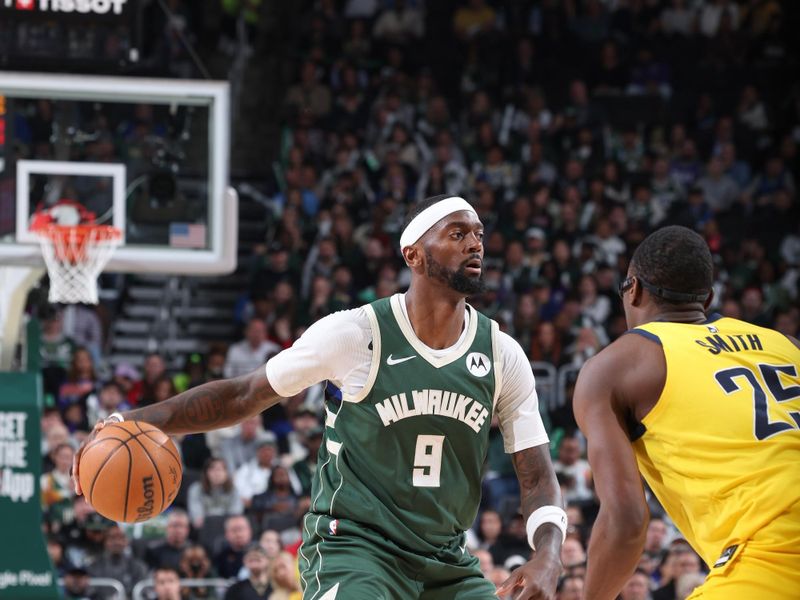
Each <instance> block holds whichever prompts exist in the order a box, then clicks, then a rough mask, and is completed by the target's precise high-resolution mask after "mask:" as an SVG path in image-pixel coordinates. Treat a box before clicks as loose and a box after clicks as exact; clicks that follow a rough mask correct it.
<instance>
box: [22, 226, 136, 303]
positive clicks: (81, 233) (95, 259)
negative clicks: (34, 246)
mask: <svg viewBox="0 0 800 600" xmlns="http://www.w3.org/2000/svg"><path fill="white" fill-rule="evenodd" d="M89 219H90V222H88V223H80V224H77V225H59V224H57V223H55V222H54V219H53V218H52V216H51V215H49V214H47V213H46V212H38V213H36V214H35V215H34V221H33V223H32V225H31V229H30V230H31V232H32V233H35V234H36V235H37V236H38V238H39V242H40V243H41V246H42V255H43V256H44V262H45V264H46V265H47V272H48V274H49V275H50V295H49V297H48V299H49V300H50V302H53V303H57V302H62V303H65V304H76V303H87V304H97V277H98V276H99V275H100V272H101V271H102V270H103V267H105V266H106V264H107V263H108V261H109V259H110V258H111V255H112V254H113V253H114V250H116V248H117V246H119V244H120V242H121V241H122V232H121V231H120V230H119V229H117V228H116V227H111V226H110V225H97V224H96V223H94V222H93V221H94V219H93V215H92V217H90V218H89Z"/></svg>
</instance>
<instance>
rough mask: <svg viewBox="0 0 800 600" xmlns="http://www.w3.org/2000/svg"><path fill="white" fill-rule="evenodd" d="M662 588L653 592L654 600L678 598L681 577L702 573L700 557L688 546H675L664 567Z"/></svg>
mask: <svg viewBox="0 0 800 600" xmlns="http://www.w3.org/2000/svg"><path fill="white" fill-rule="evenodd" d="M661 571H662V579H661V582H660V583H661V587H659V588H658V589H657V590H656V591H654V592H653V600H672V599H673V598H675V597H676V589H675V586H676V585H677V582H678V578H679V577H680V576H681V575H686V574H697V573H700V557H699V556H697V554H695V552H694V550H692V549H691V548H690V547H689V546H688V545H686V544H685V543H684V544H680V545H676V546H673V547H672V548H671V549H670V551H669V553H668V554H667V557H666V558H665V562H664V564H663V565H662V570H661Z"/></svg>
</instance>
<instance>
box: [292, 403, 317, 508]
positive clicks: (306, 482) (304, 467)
mask: <svg viewBox="0 0 800 600" xmlns="http://www.w3.org/2000/svg"><path fill="white" fill-rule="evenodd" d="M315 421H316V418H315ZM323 433H324V429H323V427H322V426H321V425H315V426H314V427H313V428H312V429H310V430H307V431H306V432H305V433H304V440H303V441H304V443H303V447H304V449H305V456H304V457H303V458H301V459H300V460H298V461H296V462H295V463H294V464H293V465H292V469H291V473H290V474H289V475H290V476H294V477H295V478H296V479H297V482H296V485H294V486H293V487H298V485H299V489H296V490H295V491H297V492H299V493H301V494H303V495H306V496H308V495H310V494H311V482H312V479H313V477H314V473H315V472H316V470H317V457H318V456H319V449H320V446H322V437H323Z"/></svg>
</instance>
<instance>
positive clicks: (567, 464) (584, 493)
mask: <svg viewBox="0 0 800 600" xmlns="http://www.w3.org/2000/svg"><path fill="white" fill-rule="evenodd" d="M553 467H554V468H555V471H556V473H563V474H564V475H567V476H569V477H570V478H572V480H573V482H574V483H573V487H571V488H570V489H568V490H567V493H566V495H565V496H564V500H565V501H566V502H572V501H576V500H591V498H592V495H593V494H592V489H591V486H592V472H591V470H590V468H589V463H588V462H587V461H586V460H585V459H583V458H581V443H580V441H579V440H578V438H577V437H575V436H565V437H563V438H562V439H561V444H560V445H559V447H558V460H556V462H555V463H553Z"/></svg>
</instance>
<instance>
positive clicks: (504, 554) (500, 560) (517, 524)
mask: <svg viewBox="0 0 800 600" xmlns="http://www.w3.org/2000/svg"><path fill="white" fill-rule="evenodd" d="M525 535H526V534H525V521H524V520H523V518H522V515H521V514H520V513H516V514H514V515H513V516H512V517H511V518H509V519H508V522H507V523H506V525H505V527H504V528H503V533H502V534H501V535H500V538H499V539H498V540H497V541H496V542H495V543H494V544H493V545H492V547H491V548H490V549H489V552H490V554H491V555H492V560H493V561H494V564H495V565H503V566H504V567H506V568H508V570H509V571H511V570H513V569H511V568H509V564H508V561H509V559H514V561H516V562H515V564H516V565H517V566H519V565H521V564H524V563H525V562H526V560H527V558H526V557H527V556H529V555H530V553H531V548H530V546H529V545H528V543H527V541H526V537H525ZM512 562H513V561H512Z"/></svg>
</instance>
